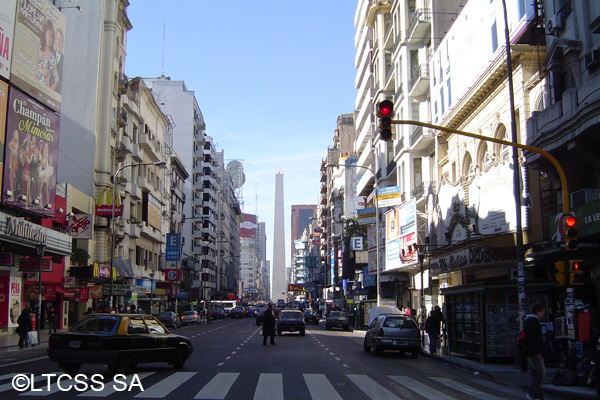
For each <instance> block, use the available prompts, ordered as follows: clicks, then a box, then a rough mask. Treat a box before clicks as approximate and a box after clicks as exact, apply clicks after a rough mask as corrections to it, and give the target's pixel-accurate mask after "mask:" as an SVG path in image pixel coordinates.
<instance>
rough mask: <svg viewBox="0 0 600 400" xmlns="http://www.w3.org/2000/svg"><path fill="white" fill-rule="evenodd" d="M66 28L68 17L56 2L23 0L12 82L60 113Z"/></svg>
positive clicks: (13, 57)
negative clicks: (53, 3) (59, 9)
mask: <svg viewBox="0 0 600 400" xmlns="http://www.w3.org/2000/svg"><path fill="white" fill-rule="evenodd" d="M3 1H4V0H3ZM65 27H66V18H65V16H64V15H63V14H62V13H61V12H59V11H58V8H56V7H54V6H53V5H52V1H50V0H19V2H18V4H17V14H16V20H15V34H14V38H13V48H12V63H11V71H10V73H11V75H10V80H11V83H12V84H13V85H15V86H16V87H18V88H19V89H21V90H23V91H24V92H25V93H27V94H29V95H30V96H31V97H33V98H34V99H36V100H38V101H40V102H41V103H43V104H44V105H46V106H48V107H50V108H51V109H52V110H54V111H57V112H60V99H61V96H60V93H61V88H62V78H63V76H62V69H63V67H62V66H63V63H64V55H63V48H64V43H65V40H66V37H65V31H66V30H65Z"/></svg>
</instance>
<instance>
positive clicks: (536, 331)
mask: <svg viewBox="0 0 600 400" xmlns="http://www.w3.org/2000/svg"><path fill="white" fill-rule="evenodd" d="M545 312H546V307H545V306H544V304H542V303H535V304H533V305H532V306H531V314H529V315H528V316H527V318H525V322H524V323H523V329H524V330H525V338H526V340H527V365H528V367H529V369H530V371H531V385H529V391H528V392H527V399H543V398H544V394H543V393H542V381H543V379H544V376H545V375H546V366H545V365H544V357H543V354H542V348H543V336H542V325H541V323H540V320H541V319H542V318H543V316H544V313H545Z"/></svg>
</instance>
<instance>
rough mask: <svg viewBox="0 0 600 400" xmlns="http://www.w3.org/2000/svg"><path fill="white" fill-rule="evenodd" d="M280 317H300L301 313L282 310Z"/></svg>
mask: <svg viewBox="0 0 600 400" xmlns="http://www.w3.org/2000/svg"><path fill="white" fill-rule="evenodd" d="M281 318H282V319H302V314H300V313H299V312H293V311H283V312H282V313H281Z"/></svg>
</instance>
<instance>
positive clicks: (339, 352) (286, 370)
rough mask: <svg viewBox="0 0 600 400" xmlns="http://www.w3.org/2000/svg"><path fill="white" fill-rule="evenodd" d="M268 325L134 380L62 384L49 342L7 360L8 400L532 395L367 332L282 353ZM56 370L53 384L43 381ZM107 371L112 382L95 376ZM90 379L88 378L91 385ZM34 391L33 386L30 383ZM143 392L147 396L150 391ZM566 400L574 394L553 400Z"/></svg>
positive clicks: (150, 368) (206, 332) (228, 323)
mask: <svg viewBox="0 0 600 400" xmlns="http://www.w3.org/2000/svg"><path fill="white" fill-rule="evenodd" d="M261 331H262V327H260V326H256V324H255V321H254V319H246V318H244V319H237V320H230V319H227V320H219V321H215V322H214V323H213V324H210V325H205V324H203V325H198V326H189V327H185V328H181V329H178V330H176V331H175V332H176V333H178V334H181V335H184V336H187V337H190V338H191V339H192V340H193V345H194V353H193V354H192V357H191V358H190V359H189V360H188V361H187V363H186V365H185V367H184V368H183V369H182V370H174V369H173V368H172V367H170V366H168V365H166V364H162V363H160V364H145V365H140V366H138V368H137V369H136V371H135V373H134V374H132V375H130V376H128V378H127V380H126V379H124V378H119V377H115V378H116V379H114V378H113V375H112V374H110V373H109V372H108V370H107V368H106V367H104V366H99V365H84V366H83V367H82V369H81V371H80V373H81V374H84V375H85V377H82V379H80V381H81V382H70V381H68V380H66V379H62V380H61V381H60V384H61V387H62V388H63V389H67V388H69V387H70V386H72V388H71V389H70V390H68V391H63V390H61V389H60V388H59V386H58V385H57V384H56V380H57V378H58V376H59V375H60V374H62V371H61V370H60V369H58V368H57V365H56V364H55V363H53V362H51V361H50V360H49V359H48V358H47V357H45V355H44V348H45V345H42V346H39V348H35V349H32V350H30V351H29V352H28V353H27V354H28V357H29V358H30V359H31V360H30V361H27V360H18V358H19V357H24V355H23V354H25V353H24V352H21V353H19V352H14V353H12V354H11V355H10V357H3V358H2V360H0V397H1V398H2V399H16V398H18V399H23V398H39V397H45V398H49V399H59V398H60V399H65V398H75V396H77V397H106V398H109V399H133V398H166V399H177V400H183V399H288V400H290V399H297V400H300V399H327V400H330V399H332V400H335V399H361V400H362V399H376V400H379V399H386V400H387V399H477V398H480V399H481V398H485V399H486V400H488V399H489V400H491V399H517V398H525V392H523V391H522V390H520V389H519V388H516V387H509V386H506V385H504V384H501V383H497V382H493V381H491V380H489V379H488V378H486V377H484V376H483V375H479V374H473V373H471V372H468V371H464V370H461V369H458V368H455V367H452V366H449V365H448V364H446V363H444V362H440V361H439V360H436V359H433V358H429V357H424V356H420V357H418V358H417V359H412V358H410V356H408V355H402V356H401V355H399V354H397V353H393V352H390V353H384V354H382V355H380V356H374V355H373V354H371V353H366V352H364V351H363V347H362V339H363V336H364V332H362V331H354V332H344V331H337V330H332V331H328V330H325V327H324V323H323V322H321V323H320V325H319V326H314V325H309V326H307V332H306V336H300V335H298V334H285V333H284V335H283V336H277V337H276V338H275V340H276V343H277V345H276V346H271V345H267V346H263V345H262V336H261ZM48 373H56V374H57V376H55V377H51V378H50V382H48V380H47V378H46V377H44V376H42V374H48ZM17 374H30V375H28V376H29V377H31V376H33V378H34V380H35V383H34V388H35V389H34V390H33V391H32V390H31V386H29V387H27V385H26V384H24V383H23V382H21V384H23V387H27V389H28V390H24V391H22V392H19V391H17V390H15V389H14V388H15V386H14V385H15V384H16V382H15V381H13V380H12V379H13V377H14V376H16V375H17ZM94 374H101V375H102V377H98V376H96V377H92V376H93V375H94ZM86 377H87V378H88V380H87V381H84V379H85V378H86ZM29 384H30V382H29ZM142 388H143V391H142ZM546 398H548V399H558V398H567V397H556V396H554V397H552V396H549V395H547V396H546Z"/></svg>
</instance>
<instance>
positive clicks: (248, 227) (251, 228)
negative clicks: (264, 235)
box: [240, 214, 257, 239]
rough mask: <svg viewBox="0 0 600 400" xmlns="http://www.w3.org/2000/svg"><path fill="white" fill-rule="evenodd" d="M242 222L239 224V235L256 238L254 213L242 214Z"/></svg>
mask: <svg viewBox="0 0 600 400" xmlns="http://www.w3.org/2000/svg"><path fill="white" fill-rule="evenodd" d="M242 218H243V219H244V222H242V223H241V224H240V237H245V238H252V239H254V238H256V226H257V225H256V215H252V214H242Z"/></svg>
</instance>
